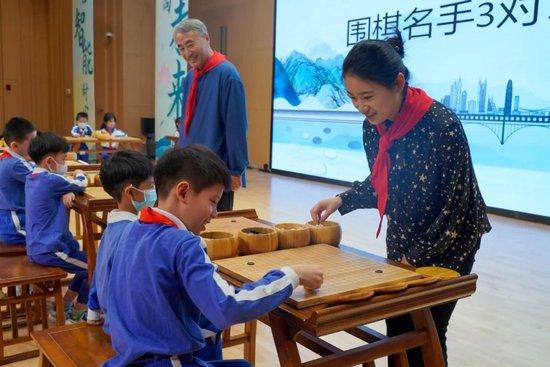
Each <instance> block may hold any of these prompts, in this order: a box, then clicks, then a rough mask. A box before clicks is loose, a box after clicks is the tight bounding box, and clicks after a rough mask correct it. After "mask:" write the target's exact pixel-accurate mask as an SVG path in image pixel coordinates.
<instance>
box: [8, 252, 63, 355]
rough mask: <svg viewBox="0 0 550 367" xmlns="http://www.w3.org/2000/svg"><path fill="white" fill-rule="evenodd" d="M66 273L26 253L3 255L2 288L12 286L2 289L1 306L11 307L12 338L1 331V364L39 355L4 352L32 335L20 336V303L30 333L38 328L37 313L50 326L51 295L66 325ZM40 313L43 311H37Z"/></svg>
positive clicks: (60, 322) (61, 319)
mask: <svg viewBox="0 0 550 367" xmlns="http://www.w3.org/2000/svg"><path fill="white" fill-rule="evenodd" d="M66 276H67V273H65V272H64V271H63V270H61V269H58V268H50V267H46V266H40V265H37V264H33V263H31V262H30V261H29V260H28V259H27V257H26V256H12V257H0V289H4V288H7V290H8V291H7V293H3V292H1V293H0V307H2V306H6V307H7V308H8V309H9V314H10V319H11V331H12V338H11V339H9V340H4V334H3V333H1V334H0V365H2V364H6V363H12V362H16V361H20V360H23V359H28V358H33V357H36V356H37V355H38V351H37V350H34V351H29V352H24V353H19V354H15V355H11V356H8V357H6V356H5V355H4V346H8V345H13V344H18V343H23V342H27V341H29V340H31V338H30V335H26V336H21V337H20V336H19V320H18V318H17V313H18V309H17V305H18V304H21V305H22V308H21V309H24V313H25V315H26V323H24V325H25V326H26V327H27V330H28V333H29V334H30V332H32V331H33V329H34V323H35V318H37V317H40V319H41V323H42V328H43V329H47V328H48V315H47V312H46V299H47V298H49V297H54V298H55V307H56V310H57V313H56V314H57V320H56V324H57V325H63V324H64V323H65V315H64V314H63V297H62V296H61V279H62V278H65V277H66ZM16 286H21V289H22V292H21V295H17V294H16V291H15V287H16ZM31 286H32V291H31ZM21 309H20V310H21ZM36 313H39V314H38V315H36Z"/></svg>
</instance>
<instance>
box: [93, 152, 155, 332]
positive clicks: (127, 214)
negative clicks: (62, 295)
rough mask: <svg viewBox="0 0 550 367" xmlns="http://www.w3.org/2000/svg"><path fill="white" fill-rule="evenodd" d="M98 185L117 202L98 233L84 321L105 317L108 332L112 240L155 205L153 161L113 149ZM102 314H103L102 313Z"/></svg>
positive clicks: (138, 154)
mask: <svg viewBox="0 0 550 367" xmlns="http://www.w3.org/2000/svg"><path fill="white" fill-rule="evenodd" d="M99 177H100V180H101V185H103V188H104V189H105V191H106V192H107V193H108V194H109V195H111V196H112V197H113V198H114V199H115V200H116V201H117V207H118V208H117V209H114V210H112V211H111V212H110V213H109V216H108V217H107V228H105V230H104V231H103V234H102V236H101V243H100V246H99V251H98V254H97V263H96V268H95V272H94V277H93V280H92V286H91V288H90V296H89V297H88V316H87V320H86V321H87V322H88V324H91V325H98V324H101V323H102V322H103V319H105V330H106V331H107V332H108V326H107V324H108V321H107V317H106V316H107V315H106V311H107V305H106V302H107V296H106V294H105V291H106V289H107V283H108V281H109V274H110V272H111V263H112V253H113V251H114V250H115V249H114V246H113V245H114V243H116V242H118V241H119V240H120V235H121V233H122V230H123V229H124V227H125V226H126V225H127V224H128V223H130V222H131V221H135V220H137V219H138V217H137V214H138V211H139V210H141V209H143V208H145V207H148V206H153V205H155V202H156V201H157V192H156V191H155V182H154V180H153V164H152V163H151V162H150V161H149V159H147V157H146V156H145V155H143V154H141V153H138V152H136V151H133V150H121V151H118V152H115V153H114V154H113V155H112V156H111V158H109V159H107V160H106V161H105V162H104V163H103V164H102V165H101V169H100V170H99ZM102 313H103V315H102Z"/></svg>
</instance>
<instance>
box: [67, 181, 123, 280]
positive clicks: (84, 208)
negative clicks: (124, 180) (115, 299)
mask: <svg viewBox="0 0 550 367" xmlns="http://www.w3.org/2000/svg"><path fill="white" fill-rule="evenodd" d="M116 208H117V203H116V200H115V199H113V198H112V197H111V196H110V195H109V194H107V193H106V192H105V190H103V187H100V186H98V187H87V188H86V191H85V192H84V194H81V195H77V196H76V199H75V201H74V203H73V209H74V210H75V211H76V212H77V213H78V214H80V217H81V218H82V223H83V228H84V231H83V232H84V233H83V237H82V244H83V247H84V251H85V252H86V256H87V257H88V279H89V281H91V280H92V276H93V273H94V269H95V265H96V258H97V250H96V241H98V240H99V239H101V231H100V230H99V228H105V227H106V225H107V223H106V216H107V213H108V212H109V211H111V210H113V209H116ZM98 212H100V213H102V214H103V215H102V216H101V217H99V216H98V215H97V213H98Z"/></svg>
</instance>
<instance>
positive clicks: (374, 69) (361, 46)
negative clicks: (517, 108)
mask: <svg viewBox="0 0 550 367" xmlns="http://www.w3.org/2000/svg"><path fill="white" fill-rule="evenodd" d="M403 57H405V49H404V48H403V38H402V37H401V32H399V31H397V32H396V34H395V36H393V37H391V38H388V39H386V40H385V41H382V40H365V41H361V42H359V43H357V44H356V45H355V46H353V48H352V49H351V51H350V52H349V53H348V55H347V56H346V58H345V59H344V64H343V66H342V77H345V76H346V75H355V76H358V77H359V78H361V79H365V80H372V81H374V82H377V83H379V84H382V85H383V86H385V87H387V88H391V87H393V86H394V85H395V78H396V77H397V74H399V73H403V75H404V76H405V81H409V74H410V73H409V69H407V67H406V66H405V65H404V64H403Z"/></svg>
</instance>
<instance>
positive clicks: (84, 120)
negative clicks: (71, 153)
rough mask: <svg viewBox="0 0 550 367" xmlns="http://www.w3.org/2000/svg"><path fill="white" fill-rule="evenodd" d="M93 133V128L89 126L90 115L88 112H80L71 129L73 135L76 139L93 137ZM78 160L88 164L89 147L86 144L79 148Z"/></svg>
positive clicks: (81, 144)
mask: <svg viewBox="0 0 550 367" xmlns="http://www.w3.org/2000/svg"><path fill="white" fill-rule="evenodd" d="M92 133H93V130H92V127H91V126H90V125H89V124H88V114H87V113H86V112H79V113H77V114H76V121H75V123H74V126H73V128H72V129H71V135H72V136H74V137H75V138H81V137H91V136H92ZM76 159H78V160H81V161H84V162H88V160H89V154H88V145H86V143H80V145H79V147H78V153H77V155H76Z"/></svg>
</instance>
